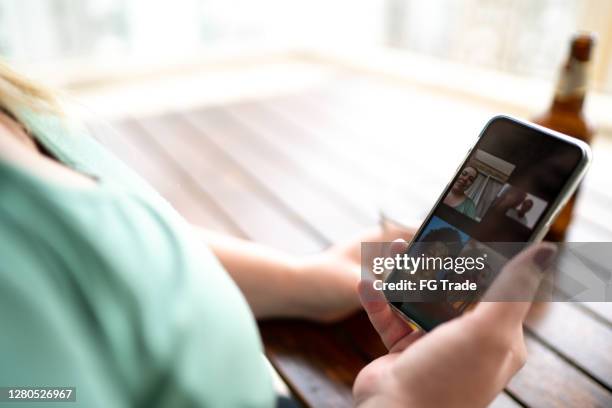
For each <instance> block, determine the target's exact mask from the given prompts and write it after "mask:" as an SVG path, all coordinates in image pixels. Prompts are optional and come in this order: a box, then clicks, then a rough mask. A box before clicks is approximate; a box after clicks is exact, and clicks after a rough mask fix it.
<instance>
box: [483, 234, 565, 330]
mask: <svg viewBox="0 0 612 408" xmlns="http://www.w3.org/2000/svg"><path fill="white" fill-rule="evenodd" d="M556 251H557V249H556V247H555V246H554V245H553V244H551V243H541V244H537V245H533V246H531V247H529V248H527V249H525V250H524V251H522V252H521V253H519V254H518V255H517V256H515V257H514V258H513V259H512V260H510V262H508V264H506V266H505V267H504V268H503V269H502V271H501V273H500V274H499V276H498V277H497V279H495V281H494V282H493V284H492V285H491V287H490V288H489V290H488V291H487V293H486V295H485V296H484V298H483V300H482V303H481V304H479V305H478V307H476V309H475V310H474V313H475V314H477V315H478V316H480V317H483V318H491V319H494V320H496V321H499V320H501V321H502V323H506V324H509V325H517V324H518V325H520V324H521V323H522V322H523V320H524V319H525V316H526V315H527V312H528V311H529V308H530V307H531V301H532V300H533V298H534V296H535V294H536V292H537V290H538V287H539V285H540V282H541V281H542V279H543V277H544V274H545V271H546V269H547V268H548V267H549V266H550V265H551V264H552V261H553V259H554V257H555V254H556Z"/></svg>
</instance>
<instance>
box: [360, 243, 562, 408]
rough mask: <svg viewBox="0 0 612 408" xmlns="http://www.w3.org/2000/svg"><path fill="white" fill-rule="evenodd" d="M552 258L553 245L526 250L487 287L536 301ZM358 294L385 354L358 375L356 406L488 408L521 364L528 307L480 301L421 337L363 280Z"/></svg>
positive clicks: (523, 361) (524, 304)
mask: <svg viewBox="0 0 612 408" xmlns="http://www.w3.org/2000/svg"><path fill="white" fill-rule="evenodd" d="M555 252H556V250H555V247H554V246H553V245H551V244H538V245H534V246H532V247H530V248H528V249H527V250H525V251H523V252H522V253H520V254H519V255H517V256H516V257H515V258H514V259H512V260H511V261H510V262H509V263H508V264H507V265H506V266H505V268H504V269H503V271H502V273H501V274H500V276H499V277H498V279H497V280H496V281H495V283H494V285H493V287H492V289H493V288H495V289H496V290H500V291H504V290H509V291H513V292H514V291H516V290H517V287H518V288H520V290H521V296H522V297H523V299H531V298H533V295H535V292H536V291H537V288H538V286H539V283H540V281H541V279H542V277H543V273H544V272H543V271H544V270H545V269H546V268H547V267H548V265H549V264H550V263H551V261H552V258H553V257H554V254H555ZM510 280H511V281H512V284H511V285H508V282H510ZM496 285H497V287H495V286H496ZM359 292H360V296H361V299H362V303H363V306H364V308H365V310H366V312H367V313H368V316H369V318H370V321H371V322H372V324H373V325H374V327H375V328H376V330H377V331H378V333H379V335H380V336H381V338H382V340H383V342H384V343H385V345H386V346H387V348H388V349H389V354H387V355H385V356H383V357H380V358H378V359H377V360H374V361H373V362H372V363H370V364H369V365H367V366H366V367H365V368H364V369H363V370H362V371H361V372H360V373H359V375H358V377H357V379H356V380H355V384H354V387H353V394H354V397H355V403H356V405H358V406H363V407H379V406H384V407H486V406H487V405H488V404H489V403H490V402H491V401H492V400H493V399H494V398H495V396H496V395H497V394H498V393H499V392H501V391H502V389H503V388H504V387H505V385H506V384H507V383H508V381H509V380H510V379H511V378H512V376H513V375H514V374H515V373H516V372H517V371H518V370H519V369H520V368H521V367H522V366H523V364H524V363H525V359H526V349H525V343H524V340H523V320H524V319H525V316H526V315H527V312H528V311H529V308H530V306H531V302H519V301H516V302H482V303H480V304H479V305H478V306H477V307H476V308H474V310H473V311H471V312H468V313H466V314H464V315H462V316H461V317H459V318H456V319H453V320H451V321H449V322H447V323H444V324H442V325H440V326H438V327H437V328H436V329H434V330H433V331H431V332H430V333H427V334H426V335H423V334H421V333H420V332H414V331H412V330H411V329H410V328H409V326H408V325H407V324H406V323H405V322H404V321H403V320H402V319H401V318H400V317H399V316H398V315H396V314H395V312H394V311H393V310H392V309H391V308H390V306H389V305H388V304H387V302H386V300H385V299H384V296H383V294H382V293H381V292H378V291H375V290H374V289H373V288H372V286H371V282H367V281H363V282H361V283H360V287H359ZM510 295H512V293H510ZM527 296H529V297H527Z"/></svg>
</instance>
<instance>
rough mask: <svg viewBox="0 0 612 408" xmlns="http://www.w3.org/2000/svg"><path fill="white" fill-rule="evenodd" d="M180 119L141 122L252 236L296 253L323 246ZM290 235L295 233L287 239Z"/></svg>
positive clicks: (159, 145)
mask: <svg viewBox="0 0 612 408" xmlns="http://www.w3.org/2000/svg"><path fill="white" fill-rule="evenodd" d="M175 119H176V118H175V117H169V116H164V117H157V118H150V119H147V120H143V121H140V122H139V125H140V126H142V128H143V130H145V131H146V132H147V133H148V134H149V135H150V137H151V143H152V145H154V146H156V148H157V149H158V150H159V151H160V152H163V154H166V155H168V157H170V158H172V160H173V161H175V162H176V163H177V164H178V165H179V166H180V167H181V168H182V169H184V171H185V173H187V174H189V176H190V177H191V179H192V180H193V181H194V182H195V183H196V184H197V185H198V187H199V188H200V189H202V190H203V191H205V192H206V193H207V195H208V196H210V197H211V198H212V199H214V200H215V202H216V203H218V205H219V206H220V207H222V208H223V209H224V211H226V213H228V214H231V217H232V219H233V220H234V221H235V223H236V224H237V225H239V227H240V229H241V230H242V231H244V233H245V234H246V235H247V236H249V237H257V240H258V241H259V242H262V243H266V244H269V245H271V246H274V247H276V248H280V249H284V250H287V251H290V252H292V253H310V252H315V251H318V250H320V249H321V247H322V244H321V243H320V242H315V240H313V236H312V232H311V231H305V228H304V226H303V225H302V220H301V219H299V218H297V217H296V215H295V214H293V213H289V212H288V211H287V210H286V209H285V208H283V207H280V206H278V205H277V203H275V202H273V201H272V200H270V199H269V197H267V196H266V195H265V194H263V193H262V192H261V191H260V190H259V189H258V188H257V186H255V185H254V184H253V181H252V180H251V179H250V178H249V177H248V176H246V175H245V174H244V173H242V172H241V171H240V170H239V169H237V168H236V167H235V166H234V165H233V163H231V162H230V161H228V160H227V158H225V157H224V155H223V154H222V152H220V151H219V150H218V149H216V148H215V146H214V145H211V144H207V143H206V140H205V139H204V138H203V137H201V134H199V133H198V132H197V131H196V130H195V129H194V128H193V127H191V126H189V125H187V124H186V123H185V122H184V121H181V120H175ZM288 237H291V238H290V239H288Z"/></svg>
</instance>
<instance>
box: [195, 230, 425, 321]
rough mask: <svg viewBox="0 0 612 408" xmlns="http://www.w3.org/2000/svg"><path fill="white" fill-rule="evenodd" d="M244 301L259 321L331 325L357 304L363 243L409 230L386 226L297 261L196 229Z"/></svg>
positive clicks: (408, 233)
mask: <svg viewBox="0 0 612 408" xmlns="http://www.w3.org/2000/svg"><path fill="white" fill-rule="evenodd" d="M194 232H195V234H196V236H197V237H198V238H199V239H201V240H202V242H203V243H204V244H206V245H208V246H209V247H210V248H211V249H212V250H213V252H214V253H215V255H216V256H217V257H218V259H219V260H220V261H221V263H222V264H223V266H224V267H225V269H226V270H227V271H228V272H229V273H230V275H231V276H232V278H233V279H234V281H235V282H236V283H237V284H238V286H239V287H240V289H241V291H242V293H243V294H244V296H245V297H246V299H247V301H248V302H249V305H250V306H251V309H252V310H253V313H254V314H255V316H256V317H257V318H260V319H265V318H276V317H297V318H306V319H310V320H316V321H323V322H329V321H334V320H338V319H340V318H342V317H345V316H348V315H349V314H351V313H352V312H354V311H355V310H357V309H358V308H359V307H360V306H359V297H358V295H357V285H358V283H359V278H360V263H361V259H360V258H361V242H362V241H363V242H366V241H369V242H377V241H383V242H388V241H393V240H395V239H398V238H403V239H410V238H411V237H412V234H413V231H411V230H407V229H402V228H397V227H393V226H392V225H386V226H385V229H384V232H383V231H382V230H381V229H380V228H377V229H376V230H373V231H371V232H370V233H368V234H364V235H362V236H361V237H358V238H356V239H354V240H352V241H350V242H347V243H344V244H338V245H334V246H332V247H331V248H329V249H327V250H325V251H323V252H321V253H318V254H315V255H311V256H306V257H297V256H293V255H290V254H287V253H284V252H282V251H279V250H275V249H273V248H270V247H266V246H264V245H261V244H257V243H254V242H249V241H245V240H242V239H238V238H234V237H231V236H228V235H223V234H219V233H215V232H212V231H206V230H203V229H201V228H198V227H195V228H194Z"/></svg>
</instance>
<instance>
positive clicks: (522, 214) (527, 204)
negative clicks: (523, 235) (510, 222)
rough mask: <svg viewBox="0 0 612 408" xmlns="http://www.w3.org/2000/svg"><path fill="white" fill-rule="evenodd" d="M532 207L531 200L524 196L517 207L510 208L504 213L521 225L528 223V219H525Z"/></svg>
mask: <svg viewBox="0 0 612 408" xmlns="http://www.w3.org/2000/svg"><path fill="white" fill-rule="evenodd" d="M532 208H533V200H532V199H530V198H526V199H525V200H524V201H523V202H522V203H521V204H520V205H519V206H518V207H516V208H510V209H509V210H508V212H507V213H506V215H508V217H510V218H512V219H514V220H516V221H518V222H520V223H521V224H523V225H529V220H528V219H527V216H526V215H527V213H528V212H529V211H530V210H531V209H532Z"/></svg>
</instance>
